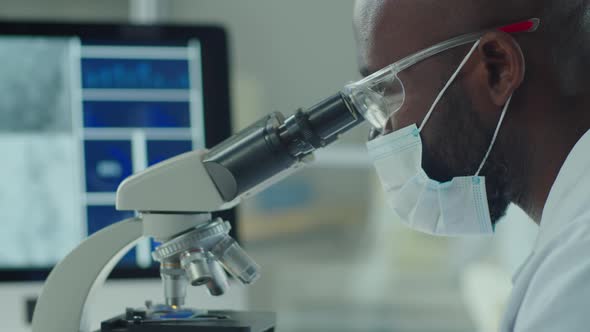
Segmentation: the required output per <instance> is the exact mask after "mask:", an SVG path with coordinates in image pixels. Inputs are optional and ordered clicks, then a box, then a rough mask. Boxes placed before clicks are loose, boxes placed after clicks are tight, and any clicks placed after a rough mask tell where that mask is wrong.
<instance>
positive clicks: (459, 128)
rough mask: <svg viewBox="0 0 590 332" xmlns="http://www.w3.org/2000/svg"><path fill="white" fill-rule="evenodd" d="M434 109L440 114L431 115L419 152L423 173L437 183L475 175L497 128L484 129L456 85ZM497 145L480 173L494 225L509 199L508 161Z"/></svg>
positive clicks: (476, 114) (501, 215)
mask: <svg viewBox="0 0 590 332" xmlns="http://www.w3.org/2000/svg"><path fill="white" fill-rule="evenodd" d="M434 112H435V113H436V112H439V114H433V116H432V118H431V119H430V121H429V122H428V123H427V124H426V127H425V130H426V131H427V132H428V133H429V134H430V135H429V136H428V138H429V139H428V140H424V145H423V154H422V166H423V168H424V170H425V172H426V174H428V176H429V177H430V178H431V179H433V180H436V181H439V182H448V181H451V180H452V178H453V177H458V176H472V175H475V173H476V172H477V169H478V168H479V166H480V164H481V162H482V160H483V158H484V156H485V153H486V152H487V150H488V148H489V146H490V143H491V141H492V137H493V133H494V131H495V129H496V127H495V126H493V127H492V128H486V126H485V125H484V123H483V121H482V120H481V118H480V117H479V114H478V112H477V111H475V110H474V107H473V104H472V103H471V101H470V99H469V97H468V96H467V95H466V94H465V93H464V92H463V91H462V89H461V87H460V85H459V84H453V85H452V86H451V87H450V88H449V89H448V90H447V92H446V95H445V97H444V98H443V99H442V100H441V104H440V105H439V106H438V107H437V109H436V110H435V111H434ZM498 119H499V117H498ZM496 125H497V124H496ZM429 126H431V128H428V127H429ZM423 139H424V137H423ZM497 145H498V142H496V144H495V146H494V148H492V152H491V153H490V156H489V158H488V160H487V161H486V163H485V164H484V166H483V168H482V171H481V174H480V175H481V176H485V179H486V191H487V197H488V205H489V209H490V217H491V220H492V224H493V225H495V224H496V223H497V222H498V221H499V220H500V219H501V218H502V217H503V216H504V215H505V214H506V210H507V209H508V205H509V204H510V202H511V198H510V196H511V195H510V193H509V192H510V190H509V186H508V184H509V176H508V167H507V165H508V164H507V162H506V158H504V157H503V155H502V153H500V152H499V151H500V149H499V148H498V146H497Z"/></svg>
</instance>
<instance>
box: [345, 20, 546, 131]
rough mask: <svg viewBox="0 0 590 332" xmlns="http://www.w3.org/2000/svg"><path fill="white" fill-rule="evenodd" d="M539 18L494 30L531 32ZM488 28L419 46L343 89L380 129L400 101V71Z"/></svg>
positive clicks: (471, 40)
mask: <svg viewBox="0 0 590 332" xmlns="http://www.w3.org/2000/svg"><path fill="white" fill-rule="evenodd" d="M540 22H541V21H540V19H538V18H532V19H529V20H526V21H522V22H518V23H514V24H510V25H506V26H502V27H499V28H496V29H495V30H499V31H503V32H506V33H520V32H534V31H536V30H537V28H538V27H539V24H540ZM489 31H491V30H484V31H480V32H475V33H470V34H465V35H461V36H458V37H454V38H452V39H449V40H446V41H444V42H441V43H438V44H436V45H434V46H431V47H429V48H426V49H424V50H421V51H419V52H417V53H414V54H412V55H410V56H408V57H405V58H403V59H401V60H399V61H397V62H395V63H394V64H392V65H389V66H387V67H385V68H383V69H381V70H379V71H377V72H375V73H374V74H372V75H370V76H367V77H365V78H364V79H362V80H360V81H358V82H355V83H351V84H349V85H347V86H346V87H345V88H344V90H343V93H344V94H345V95H346V96H348V98H349V99H350V102H352V103H353V104H354V105H355V107H356V109H357V110H358V111H359V112H360V113H361V114H362V115H363V116H364V117H365V119H366V120H367V121H368V122H369V123H370V124H371V125H372V126H373V127H374V129H375V130H377V131H378V132H383V131H384V129H385V126H386V124H387V121H389V118H390V117H391V116H392V115H393V114H395V113H396V112H397V111H399V110H400V108H401V107H402V105H403V103H404V99H405V91H404V85H403V83H402V81H401V80H400V79H399V78H398V74H399V73H400V72H401V71H403V70H405V69H407V68H409V67H411V66H413V65H415V64H417V63H418V62H421V61H423V60H425V59H427V58H429V57H432V56H434V55H436V54H439V53H441V52H444V51H446V50H449V49H452V48H455V47H458V46H462V45H465V44H469V43H475V42H477V41H478V40H479V39H480V38H481V37H482V36H483V35H484V34H485V33H487V32H489ZM492 31H493V30H492Z"/></svg>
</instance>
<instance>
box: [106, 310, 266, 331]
mask: <svg viewBox="0 0 590 332" xmlns="http://www.w3.org/2000/svg"><path fill="white" fill-rule="evenodd" d="M181 316H182V315H181ZM181 316H177V317H174V316H169V317H166V318H163V317H158V318H155V317H150V315H149V314H147V313H146V312H145V311H137V310H129V309H128V310H127V313H126V314H124V315H121V316H118V317H115V318H112V319H109V320H107V321H104V322H102V324H101V329H100V331H96V332H274V330H275V325H276V316H275V314H274V313H270V312H239V311H217V310H211V311H203V312H201V313H199V314H198V315H194V316H193V317H190V318H183V317H181Z"/></svg>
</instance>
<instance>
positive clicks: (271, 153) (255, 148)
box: [203, 93, 364, 202]
mask: <svg viewBox="0 0 590 332" xmlns="http://www.w3.org/2000/svg"><path fill="white" fill-rule="evenodd" d="M363 121H364V119H363V117H362V116H361V115H360V114H359V113H358V112H357V111H356V109H355V108H354V106H353V105H352V103H349V102H348V99H347V97H345V96H344V95H343V94H341V93H337V94H335V95H333V96H331V97H329V98H327V99H325V100H324V101H322V102H320V103H318V104H316V105H315V106H313V107H311V108H309V109H308V110H307V111H302V110H299V111H297V112H296V113H295V114H294V115H293V116H291V117H289V118H288V119H286V120H284V117H283V116H282V115H281V114H280V113H273V114H270V115H268V116H265V117H264V118H262V119H261V120H259V121H258V122H255V123H254V124H253V125H251V126H250V127H248V128H246V129H244V130H242V131H241V132H239V133H238V134H236V135H234V136H232V137H230V138H229V139H228V140H226V141H225V142H223V143H221V144H220V145H218V146H216V147H214V148H213V149H212V150H211V151H209V152H208V153H207V154H206V155H205V158H204V159H203V164H204V165H205V168H206V169H207V171H208V172H209V175H210V176H211V179H212V180H213V182H214V183H215V185H216V186H217V189H218V190H219V192H220V193H221V195H222V197H223V199H224V200H225V201H226V202H231V201H233V200H234V199H235V198H237V197H239V196H240V195H241V194H243V193H246V192H248V191H249V190H251V189H253V188H254V187H256V186H258V185H259V184H261V183H263V182H265V181H266V180H268V179H271V178H272V177H274V176H275V175H277V174H280V173H281V172H284V171H286V170H288V169H290V168H292V167H293V166H294V165H296V164H297V163H298V162H301V161H302V160H306V157H308V156H309V155H310V154H312V153H313V152H314V151H315V150H317V149H319V148H322V147H325V146H327V145H329V144H331V143H333V142H334V141H336V140H337V139H338V137H339V136H340V135H341V134H343V133H345V132H346V131H348V130H350V129H352V128H354V127H356V126H357V125H359V124H360V123H362V122H363Z"/></svg>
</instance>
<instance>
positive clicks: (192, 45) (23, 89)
mask: <svg viewBox="0 0 590 332" xmlns="http://www.w3.org/2000/svg"><path fill="white" fill-rule="evenodd" d="M200 56H201V53H200V44H199V42H198V40H191V41H189V42H187V43H186V44H184V45H127V44H122V43H121V42H113V43H108V42H105V41H93V40H81V39H80V38H77V37H39V36H37V37H35V36H31V37H26V36H22V37H14V36H10V37H9V36H0V61H1V63H2V64H3V66H1V67H0V138H1V139H0V153H1V154H2V156H3V158H2V166H1V168H2V172H0V183H2V189H1V190H0V221H1V222H2V225H3V229H2V232H0V269H23V268H25V269H27V268H30V269H35V268H49V267H51V266H53V265H55V264H56V263H57V262H58V261H59V260H60V259H62V258H63V257H64V256H65V255H66V254H67V253H68V252H70V251H71V250H72V249H73V248H74V247H75V246H76V245H78V244H79V243H80V242H81V241H82V240H83V239H84V238H86V237H88V236H89V235H92V234H93V233H95V232H97V231H99V230H101V229H102V228H104V227H106V226H108V225H110V224H112V223H115V222H118V221H120V220H123V219H126V218H130V217H133V216H134V213H133V212H129V211H124V212H122V211H117V210H116V209H115V197H116V195H115V194H116V190H117V187H118V185H119V183H120V182H121V181H122V180H124V179H125V178H126V177H128V176H129V175H131V174H133V173H135V172H138V171H141V170H143V169H145V168H146V167H148V166H151V165H153V164H156V163H158V162H160V161H163V160H165V159H168V158H170V157H173V156H175V155H178V154H181V153H184V152H188V151H191V150H193V149H198V148H204V147H205V141H204V140H205V138H204V137H205V136H204V125H203V121H204V119H203V93H202V90H203V89H202V77H201V70H202V68H201V60H200V59H201V58H200ZM154 246H155V243H154V242H153V240H149V239H145V240H140V242H139V243H138V244H137V246H136V247H135V248H134V249H132V250H131V251H130V252H129V253H127V254H126V256H125V257H124V258H123V259H122V261H121V262H120V264H119V266H120V267H122V268H138V267H139V268H149V267H151V266H152V265H153V262H152V259H151V255H150V252H151V249H152V248H153V247H154Z"/></svg>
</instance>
